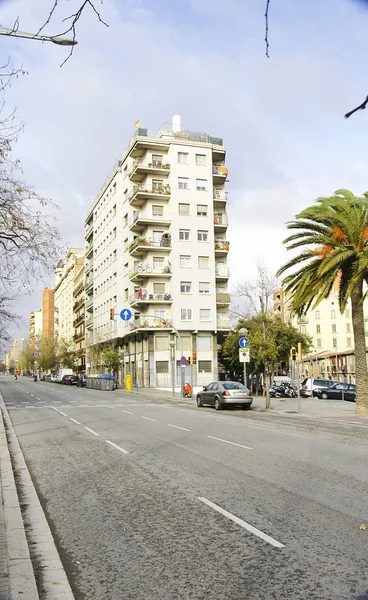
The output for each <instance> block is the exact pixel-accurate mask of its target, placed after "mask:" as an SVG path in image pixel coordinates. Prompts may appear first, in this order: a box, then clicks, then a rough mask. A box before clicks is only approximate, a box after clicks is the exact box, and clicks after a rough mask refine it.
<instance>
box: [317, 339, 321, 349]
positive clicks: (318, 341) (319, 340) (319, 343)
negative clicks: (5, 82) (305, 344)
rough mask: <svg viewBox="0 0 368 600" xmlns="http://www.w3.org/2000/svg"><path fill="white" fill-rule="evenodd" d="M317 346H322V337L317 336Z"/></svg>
mask: <svg viewBox="0 0 368 600" xmlns="http://www.w3.org/2000/svg"><path fill="white" fill-rule="evenodd" d="M317 348H322V342H321V339H320V338H317Z"/></svg>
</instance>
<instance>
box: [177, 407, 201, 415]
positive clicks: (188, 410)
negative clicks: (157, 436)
mask: <svg viewBox="0 0 368 600" xmlns="http://www.w3.org/2000/svg"><path fill="white" fill-rule="evenodd" d="M179 410H180V411H181V412H186V413H190V414H191V415H198V411H196V410H191V409H189V408H179Z"/></svg>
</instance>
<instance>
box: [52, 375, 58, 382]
mask: <svg viewBox="0 0 368 600" xmlns="http://www.w3.org/2000/svg"><path fill="white" fill-rule="evenodd" d="M50 381H51V383H57V382H58V379H57V376H56V375H51V377H50Z"/></svg>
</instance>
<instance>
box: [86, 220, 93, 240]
mask: <svg viewBox="0 0 368 600" xmlns="http://www.w3.org/2000/svg"><path fill="white" fill-rule="evenodd" d="M92 233H93V223H92V224H91V225H90V226H89V227H87V228H86V230H85V232H84V238H85V239H86V240H89V238H90V237H91V234H92Z"/></svg>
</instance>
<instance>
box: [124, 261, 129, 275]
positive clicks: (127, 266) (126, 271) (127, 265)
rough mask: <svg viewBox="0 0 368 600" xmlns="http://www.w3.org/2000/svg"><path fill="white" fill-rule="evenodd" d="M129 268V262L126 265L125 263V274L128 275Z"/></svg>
mask: <svg viewBox="0 0 368 600" xmlns="http://www.w3.org/2000/svg"><path fill="white" fill-rule="evenodd" d="M128 270H129V263H125V265H124V274H125V275H127V273H128Z"/></svg>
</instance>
